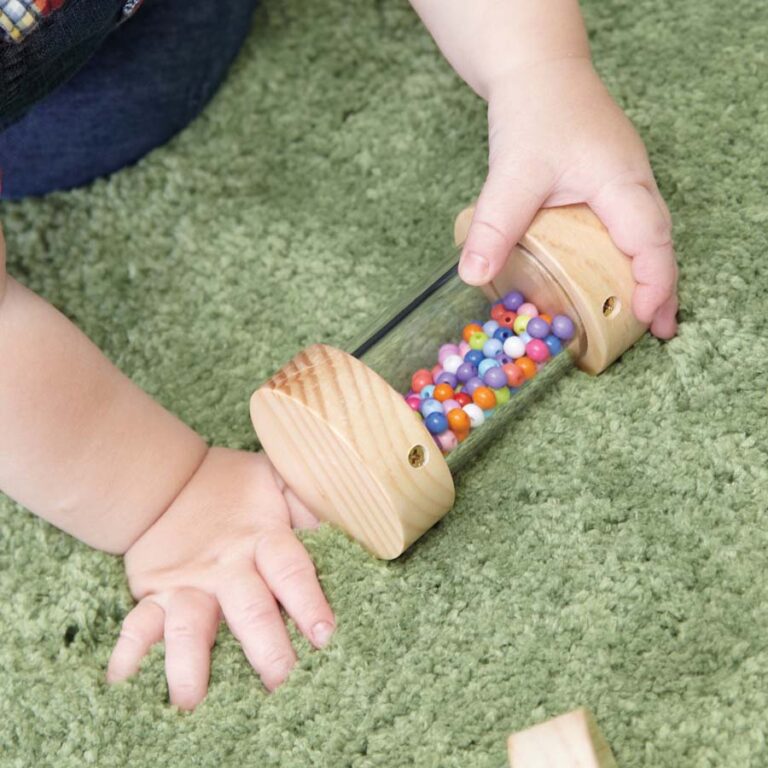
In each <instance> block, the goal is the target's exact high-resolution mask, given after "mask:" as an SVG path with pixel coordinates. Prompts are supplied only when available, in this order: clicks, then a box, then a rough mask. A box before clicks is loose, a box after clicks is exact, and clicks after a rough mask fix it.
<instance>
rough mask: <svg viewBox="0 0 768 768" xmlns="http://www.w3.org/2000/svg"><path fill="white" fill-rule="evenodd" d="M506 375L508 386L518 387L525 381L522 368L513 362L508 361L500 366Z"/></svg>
mask: <svg viewBox="0 0 768 768" xmlns="http://www.w3.org/2000/svg"><path fill="white" fill-rule="evenodd" d="M501 370H502V371H504V373H505V375H506V377H507V386H508V387H519V386H520V385H521V384H522V383H523V382H524V381H525V374H524V373H523V369H522V368H520V366H518V365H516V364H515V363H509V364H508V365H504V366H502V368H501Z"/></svg>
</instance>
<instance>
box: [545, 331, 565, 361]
mask: <svg viewBox="0 0 768 768" xmlns="http://www.w3.org/2000/svg"><path fill="white" fill-rule="evenodd" d="M544 343H545V344H546V345H547V347H548V348H549V354H550V355H552V357H554V356H555V355H557V354H559V353H560V352H561V351H562V349H563V343H562V342H561V341H560V339H558V338H557V336H555V335H554V334H550V335H549V336H547V338H546V339H544Z"/></svg>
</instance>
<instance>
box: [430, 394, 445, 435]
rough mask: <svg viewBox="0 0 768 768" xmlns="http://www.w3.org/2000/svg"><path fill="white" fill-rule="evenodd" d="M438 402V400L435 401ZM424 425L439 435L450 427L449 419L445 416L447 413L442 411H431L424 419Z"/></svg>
mask: <svg viewBox="0 0 768 768" xmlns="http://www.w3.org/2000/svg"><path fill="white" fill-rule="evenodd" d="M435 402H437V401H435ZM424 425H425V426H426V428H427V429H428V430H429V431H430V432H431V433H432V434H433V435H439V434H440V433H441V432H445V430H446V429H448V419H446V418H445V414H444V413H442V409H441V412H440V413H437V412H435V413H430V414H429V416H427V418H426V419H424Z"/></svg>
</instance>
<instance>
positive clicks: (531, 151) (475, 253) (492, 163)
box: [460, 58, 677, 338]
mask: <svg viewBox="0 0 768 768" xmlns="http://www.w3.org/2000/svg"><path fill="white" fill-rule="evenodd" d="M488 123H489V171H488V177H487V179H486V181H485V184H484V186H483V189H482V192H481V194H480V197H479V198H478V201H477V206H476V208H475V213H474V217H473V220H472V224H471V227H470V230H469V233H468V235H467V239H466V242H465V244H464V248H463V252H462V257H461V263H460V274H461V276H462V278H463V279H464V280H465V281H466V282H468V283H470V284H474V285H478V284H482V283H486V282H488V281H489V280H492V279H493V277H495V275H496V274H497V273H498V272H499V270H500V269H501V267H502V265H503V263H504V261H505V259H506V257H507V254H508V253H509V251H510V249H511V247H512V246H513V245H514V244H515V243H516V242H518V241H519V240H520V238H521V237H522V236H523V234H524V233H525V231H526V229H527V228H528V226H529V225H530V222H531V220H532V219H533V217H534V215H535V214H536V211H537V210H538V209H539V208H541V207H552V206H557V205H567V204H571V203H587V204H588V205H589V206H590V207H591V208H592V210H593V211H594V212H595V213H596V214H597V215H598V216H599V218H600V219H601V220H602V222H603V224H605V226H606V227H607V229H608V232H609V233H610V235H611V238H612V239H613V241H614V243H616V245H617V246H618V247H619V248H620V249H621V250H622V251H623V252H624V253H626V254H627V255H628V256H631V257H632V259H633V265H632V269H633V275H634V278H635V281H636V283H637V287H636V289H635V294H634V298H633V302H632V309H633V311H634V313H635V316H636V317H637V318H638V320H640V321H641V322H643V323H649V324H650V326H651V332H652V333H654V334H655V335H656V336H658V337H660V338H670V337H672V336H674V334H675V332H676V330H677V322H676V319H675V315H676V313H677V265H676V262H675V253H674V249H673V247H672V236H671V219H670V215H669V211H668V210H667V206H666V204H665V203H664V200H663V199H662V197H661V195H660V193H659V190H658V187H657V186H656V182H655V180H654V178H653V172H652V171H651V167H650V165H649V162H648V156H647V153H646V151H645V147H644V146H643V142H642V140H641V139H640V137H639V136H638V135H637V132H636V131H635V129H634V128H633V126H632V124H631V123H630V121H629V120H628V118H627V117H626V116H625V115H624V113H623V112H622V111H621V109H619V107H618V106H617V105H616V103H615V102H614V101H613V99H612V98H611V96H610V94H609V93H608V91H607V90H606V88H605V86H604V85H603V83H602V82H601V80H600V78H599V77H598V76H597V73H596V72H595V71H594V69H593V68H592V64H591V62H590V61H589V60H588V59H586V58H566V59H559V60H555V61H549V62H542V63H540V64H537V65H535V66H530V67H527V68H524V69H522V70H520V71H516V72H512V73H510V74H508V75H507V76H505V77H504V78H502V79H500V80H498V81H497V82H495V83H492V84H490V87H489V91H488Z"/></svg>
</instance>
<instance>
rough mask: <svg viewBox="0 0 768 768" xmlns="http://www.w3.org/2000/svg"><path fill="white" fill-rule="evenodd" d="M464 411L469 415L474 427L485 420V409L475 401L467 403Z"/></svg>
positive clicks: (471, 424)
mask: <svg viewBox="0 0 768 768" xmlns="http://www.w3.org/2000/svg"><path fill="white" fill-rule="evenodd" d="M463 411H464V413H466V414H467V416H469V423H470V426H471V427H472V429H474V428H475V427H479V426H480V425H481V424H482V423H483V422H484V421H485V414H484V413H483V409H482V408H481V407H480V406H479V405H476V404H475V403H467V404H466V405H465V406H464V408H463Z"/></svg>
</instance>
